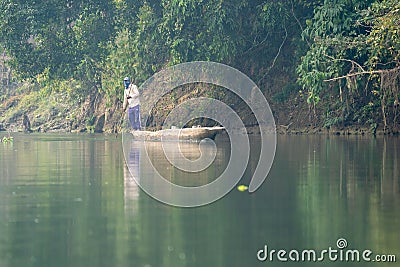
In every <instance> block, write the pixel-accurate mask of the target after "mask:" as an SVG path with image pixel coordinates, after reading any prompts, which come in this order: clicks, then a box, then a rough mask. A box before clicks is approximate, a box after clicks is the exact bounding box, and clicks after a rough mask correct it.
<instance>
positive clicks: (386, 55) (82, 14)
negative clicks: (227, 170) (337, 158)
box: [0, 0, 400, 125]
mask: <svg viewBox="0 0 400 267" xmlns="http://www.w3.org/2000/svg"><path fill="white" fill-rule="evenodd" d="M399 10H400V4H399V2H398V1H395V0H367V1H366V0H333V1H332V0H329V1H328V0H313V1H305V0H278V1H276V0H251V1H250V0H217V1H215V0H160V1H154V0H147V1H146V0H96V1H95V0H85V1H81V0H76V1H61V0H51V1H50V0H49V1H28V0H1V1H0V44H1V46H2V47H4V48H5V50H6V51H7V54H8V55H9V56H10V57H11V58H12V60H11V65H12V68H13V70H14V71H15V73H18V75H19V76H18V77H20V78H22V79H25V78H35V79H38V78H39V80H40V81H43V80H46V81H49V80H50V81H51V80H69V79H74V80H76V81H79V82H82V83H84V84H86V87H87V88H90V87H92V86H95V87H96V88H98V89H100V90H103V92H105V93H106V94H107V95H108V96H109V97H111V98H112V97H117V96H118V94H119V91H118V90H117V89H118V88H119V87H120V85H121V84H120V80H121V77H123V76H126V75H131V76H133V77H134V79H135V80H136V82H137V83H140V82H143V81H144V80H146V79H147V78H149V77H150V76H151V75H152V74H153V73H155V72H156V71H158V70H160V69H161V68H163V67H164V66H168V65H173V64H176V63H180V62H187V61H193V60H212V61H218V62H223V63H227V64H230V65H232V66H234V67H238V68H239V69H240V70H242V71H245V72H246V73H247V74H248V75H250V76H251V78H253V79H254V80H255V81H257V82H259V83H262V81H263V78H264V77H265V76H266V75H268V74H269V73H270V71H272V70H273V69H274V68H275V69H276V71H275V76H276V75H277V74H282V73H284V74H285V75H286V76H290V77H293V78H294V79H292V80H287V81H286V82H287V83H292V84H293V83H294V82H293V80H296V79H297V83H298V85H299V86H300V87H302V91H303V92H304V93H305V95H306V96H307V98H308V102H309V103H310V105H316V104H317V103H318V102H319V101H320V99H321V98H322V97H323V95H324V94H325V93H326V92H328V93H329V94H337V95H338V96H339V98H340V101H339V102H340V103H339V104H338V105H334V107H333V108H330V111H328V113H329V114H333V116H334V117H335V119H336V120H335V121H331V123H337V122H339V121H346V120H350V119H355V118H354V116H353V118H350V117H349V114H351V113H352V112H353V111H352V107H353V109H357V110H364V111H365V110H367V109H368V110H372V111H374V110H375V111H376V110H378V109H379V110H382V114H383V117H384V120H386V121H385V125H387V124H388V121H387V118H388V117H390V118H392V119H393V120H394V121H395V120H396V116H397V113H396V112H397V106H398V103H399V102H398V98H399V91H398V84H399V67H400V58H399V57H400V52H399V51H400V37H399V36H400V34H399V27H400V26H399V21H400V11H399ZM283 51H284V52H283ZM279 59H281V64H280V65H279V64H277V61H279ZM278 65H279V66H278ZM277 68H278V69H277ZM286 79H287V78H286ZM263 89H264V90H266V88H263ZM363 92H365V93H364V95H363ZM356 100H357V101H356ZM354 102H357V103H359V105H361V106H359V105H351V104H352V103H354ZM341 103H342V104H341ZM349 104H350V105H349ZM364 115H365V113H364ZM359 119H361V120H363V119H362V118H360V117H359Z"/></svg>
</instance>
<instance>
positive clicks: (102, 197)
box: [0, 134, 400, 267]
mask: <svg viewBox="0 0 400 267" xmlns="http://www.w3.org/2000/svg"><path fill="white" fill-rule="evenodd" d="M252 144H253V145H254V147H257V144H258V141H257V140H256V139H255V140H252ZM217 147H218V153H217V158H216V164H214V165H212V166H211V167H210V168H209V169H208V170H207V171H206V172H204V173H202V174H197V176H196V175H195V176H193V177H191V178H190V179H189V178H187V174H185V173H183V172H180V171H178V170H176V169H174V168H172V167H171V166H169V165H168V164H167V163H166V162H165V159H164V157H163V156H162V155H161V153H160V150H159V149H158V147H157V145H154V146H152V147H151V149H150V151H151V152H150V155H151V157H153V159H154V162H155V163H156V164H155V165H156V167H157V169H158V170H159V171H160V173H162V174H163V175H165V176H166V177H168V179H171V180H173V181H174V182H175V183H177V184H182V185H199V184H205V183H208V182H209V181H210V180H212V177H214V176H215V175H218V174H220V173H221V172H222V171H223V169H224V166H225V164H226V162H227V161H228V159H229V153H228V151H229V143H228V142H226V140H224V139H219V140H217ZM399 148H400V140H399V139H398V138H376V139H374V138H370V137H326V136H282V137H278V146H277V153H276V157H275V161H274V165H273V167H272V170H271V172H270V174H269V176H268V179H267V180H266V182H265V183H264V184H263V186H262V187H261V188H260V189H259V190H258V191H256V193H254V194H248V193H247V192H239V191H238V190H236V189H235V190H233V191H232V192H230V193H229V194H228V195H227V196H225V197H224V198H222V199H221V200H219V201H217V202H215V203H212V204H210V205H207V206H203V207H200V208H191V209H185V208H176V207H171V206H167V205H164V204H161V203H159V202H157V201H155V200H154V199H152V198H151V197H149V196H147V195H146V194H145V193H144V192H143V191H141V190H140V189H139V188H138V187H137V186H136V183H135V182H134V181H133V179H132V175H137V176H138V177H139V179H146V175H148V173H149V172H148V171H147V167H149V166H140V167H138V168H137V169H136V172H135V171H134V172H133V173H130V172H129V171H128V169H127V168H126V167H125V159H124V154H123V151H122V145H121V139H120V138H115V136H108V137H107V136H103V135H92V136H90V135H58V134H57V135H56V134H49V135H47V134H46V135H16V136H15V141H14V143H13V144H1V143H0V266H1V267H3V266H7V267H8V266H10V267H11V266H12V267H14V266H16V267H17V266H21V267H28V266H42V267H43V266H96V267H97V266H147V267H149V266H153V267H158V266H160V267H164V266H166V267H168V266H171V267H172V266H173V267H180V266H224V267H225V266H321V265H322V263H321V262H317V263H309V262H290V261H289V262H279V261H277V259H276V257H275V258H274V259H273V262H270V261H269V260H267V261H265V262H260V261H258V259H257V252H258V251H259V250H260V249H263V248H264V246H265V245H267V246H268V249H269V250H272V249H275V250H280V249H284V250H286V251H288V252H289V251H291V250H292V249H297V250H299V251H302V250H305V249H314V250H316V251H321V250H323V249H328V248H329V247H332V248H333V249H337V245H336V241H337V240H338V239H339V238H345V239H346V241H347V243H348V246H347V248H348V249H358V250H360V251H363V250H365V249H369V250H371V251H373V253H374V254H373V255H375V254H385V255H396V257H397V263H376V262H375V263H368V264H367V266H398V265H397V264H398V262H399V261H400V231H399V225H400V189H399V186H400V179H399V177H400V166H399V165H400V150H399ZM141 149H143V148H140V147H139V148H138V150H137V151H136V152H137V153H133V154H132V155H131V158H130V159H129V161H130V162H131V164H133V165H134V164H135V163H134V162H137V160H140V157H141V155H140V154H141V153H143V152H142V151H143V150H141ZM185 153H186V155H187V156H188V157H189V158H190V157H193V158H196V155H198V149H197V145H196V144H187V145H186V146H185ZM256 160H257V153H256V152H253V155H252V157H251V162H250V164H249V168H248V170H247V171H246V174H245V177H244V178H243V180H242V183H248V181H249V178H250V175H251V171H252V170H253V169H254V167H255V166H256V164H257V161H256ZM132 162H133V163H132ZM286 256H287V255H286ZM323 265H324V266H325V265H327V266H366V263H364V262H359V263H354V262H340V261H336V262H331V261H329V258H328V257H326V258H325V261H324V262H323Z"/></svg>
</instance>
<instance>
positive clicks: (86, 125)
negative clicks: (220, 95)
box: [0, 89, 400, 135]
mask: <svg viewBox="0 0 400 267" xmlns="http://www.w3.org/2000/svg"><path fill="white" fill-rule="evenodd" d="M203 91H204V92H201V91H200V92H198V91H197V95H193V90H192V91H190V90H189V91H187V92H186V91H185V92H184V91H182V92H181V93H178V94H177V95H176V99H175V98H173V97H170V96H167V97H165V99H162V101H161V102H160V103H159V105H158V106H157V107H155V109H154V110H153V112H154V115H153V116H152V118H151V123H152V124H153V125H150V126H147V127H146V128H147V129H150V130H159V129H160V128H161V126H160V125H162V122H163V121H164V120H165V117H166V116H167V115H168V112H169V109H168V108H165V107H171V108H173V107H174V106H175V105H177V103H180V101H181V100H182V99H183V100H185V99H190V98H193V97H199V96H203V94H205V89H204V90H203ZM90 92H91V93H90V94H89V95H86V96H85V97H82V96H77V95H69V94H67V93H65V92H59V93H53V94H50V95H47V96H43V95H41V93H40V92H35V91H33V92H31V93H29V94H19V95H14V96H10V97H9V98H7V99H6V100H5V101H4V102H3V103H2V104H1V105H0V131H9V132H39V133H47V132H49V133H50V132H62V133H85V132H86V133H118V132H121V130H122V127H121V124H122V122H123V117H124V113H123V112H122V104H121V101H120V100H119V99H114V100H110V99H107V98H106V97H105V96H104V95H102V94H101V93H99V92H98V91H96V90H91V91H90ZM173 99H174V100H173ZM267 99H268V101H269V103H270V107H271V110H272V112H273V115H274V118H275V124H276V131H277V133H278V134H281V135H302V134H310V135H311V134H312V135H315V134H325V135H399V133H400V127H399V126H397V127H392V128H390V129H384V127H383V124H382V123H379V121H381V120H382V119H381V118H380V116H379V113H377V115H376V116H375V117H371V118H368V120H365V121H366V122H365V124H362V123H357V124H356V123H354V124H351V123H346V124H345V123H337V125H335V124H328V123H327V122H329V120H328V119H327V118H326V111H325V110H324V106H325V105H324V104H321V105H320V106H317V107H316V109H315V111H311V110H310V106H309V104H308V103H307V102H306V100H305V98H304V97H302V96H301V95H299V94H298V93H292V94H291V95H290V96H288V97H287V98H286V99H285V101H281V102H276V101H275V102H274V101H273V99H271V97H268V96H267ZM222 100H223V101H224V102H226V103H228V104H229V105H230V106H231V107H233V108H234V109H235V112H237V114H238V115H239V116H240V117H241V119H242V121H243V122H244V123H245V125H247V129H248V133H249V134H257V132H258V131H259V130H258V127H257V126H254V125H257V122H256V120H255V118H254V115H253V114H252V112H251V110H249V109H248V107H247V106H246V105H244V104H243V103H242V102H240V101H239V102H238V100H235V99H234V98H233V97H231V96H230V95H226V96H225V99H222ZM174 101H175V102H174ZM193 123H195V124H194V125H202V126H215V122H213V121H207V120H203V121H201V122H200V123H199V122H193ZM213 123H214V124H213ZM186 127H191V125H186Z"/></svg>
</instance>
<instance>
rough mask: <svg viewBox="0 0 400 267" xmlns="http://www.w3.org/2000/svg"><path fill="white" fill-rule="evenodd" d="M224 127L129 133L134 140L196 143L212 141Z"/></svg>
mask: <svg viewBox="0 0 400 267" xmlns="http://www.w3.org/2000/svg"><path fill="white" fill-rule="evenodd" d="M224 129H225V128H224V127H198V128H183V129H165V130H160V131H156V132H152V131H131V134H132V136H133V138H134V139H136V140H161V139H162V140H169V141H185V140H186V141H190V140H192V141H197V140H202V139H205V138H210V139H214V138H215V136H216V135H217V134H219V133H221V132H223V131H224Z"/></svg>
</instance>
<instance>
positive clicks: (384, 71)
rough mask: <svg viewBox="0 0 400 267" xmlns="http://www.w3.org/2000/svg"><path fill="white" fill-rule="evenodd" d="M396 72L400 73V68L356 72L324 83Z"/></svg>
mask: <svg viewBox="0 0 400 267" xmlns="http://www.w3.org/2000/svg"><path fill="white" fill-rule="evenodd" d="M396 71H400V66H399V67H396V68H394V69H390V70H371V71H360V72H354V73H350V74H347V75H343V76H339V77H335V78H331V79H327V80H323V81H324V82H332V81H337V80H341V79H346V78H349V77H353V76H358V75H364V74H369V75H372V74H381V73H390V72H396Z"/></svg>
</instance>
